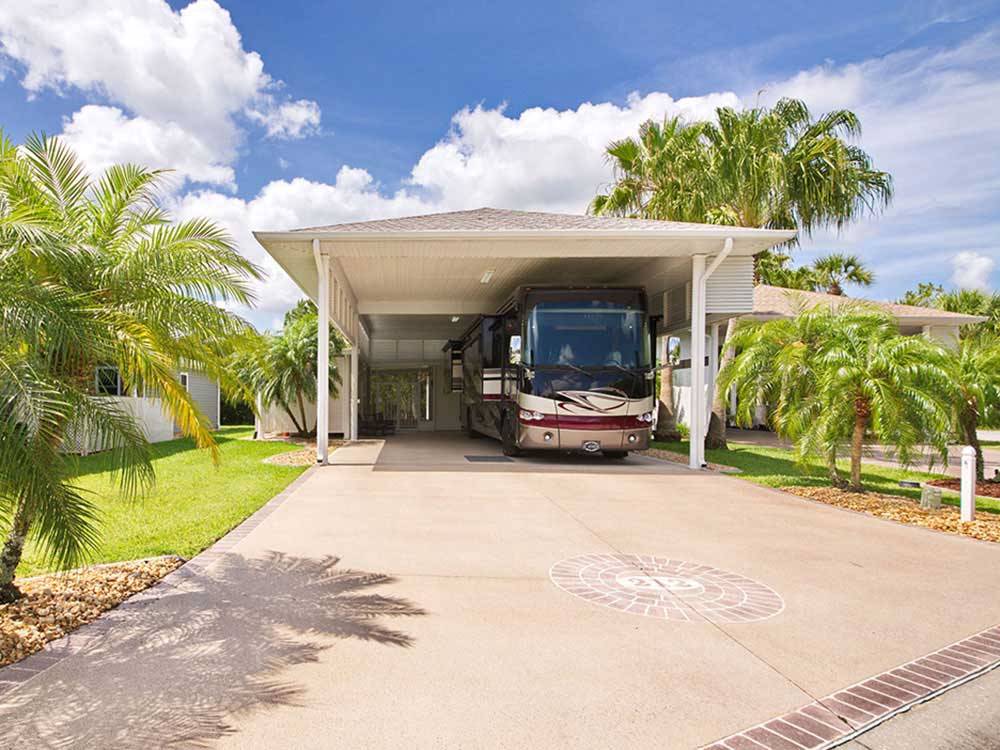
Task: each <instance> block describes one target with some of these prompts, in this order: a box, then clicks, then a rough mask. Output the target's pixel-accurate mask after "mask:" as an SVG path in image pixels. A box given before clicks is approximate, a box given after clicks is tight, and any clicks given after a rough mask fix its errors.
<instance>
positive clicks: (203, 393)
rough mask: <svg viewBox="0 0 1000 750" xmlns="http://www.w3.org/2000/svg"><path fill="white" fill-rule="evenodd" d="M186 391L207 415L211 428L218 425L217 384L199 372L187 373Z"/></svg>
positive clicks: (215, 427)
mask: <svg viewBox="0 0 1000 750" xmlns="http://www.w3.org/2000/svg"><path fill="white" fill-rule="evenodd" d="M188 393H190V394H191V397H192V398H193V399H194V401H195V403H197V404H198V408H199V409H201V411H202V413H203V414H204V415H205V416H206V417H208V421H209V422H210V423H211V425H212V429H218V427H219V384H218V383H216V382H215V381H214V380H212V379H211V378H209V377H208V376H206V375H204V374H203V373H200V372H189V373H188Z"/></svg>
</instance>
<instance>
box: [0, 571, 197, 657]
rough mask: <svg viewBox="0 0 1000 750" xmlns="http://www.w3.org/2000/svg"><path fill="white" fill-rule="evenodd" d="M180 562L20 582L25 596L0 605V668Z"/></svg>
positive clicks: (95, 614)
mask: <svg viewBox="0 0 1000 750" xmlns="http://www.w3.org/2000/svg"><path fill="white" fill-rule="evenodd" d="M183 562H184V560H183V559H182V558H180V557H176V556H169V557H156V558H153V559H150V560H131V561H129V562H122V563H111V564H109V565H94V566H91V567H88V568H81V569H79V570H72V571H67V572H65V573H53V574H50V575H44V576H37V577H35V578H25V579H23V580H19V581H18V582H17V584H18V587H19V588H20V589H21V591H22V592H23V593H24V596H22V597H21V598H20V599H18V600H17V601H16V602H13V603H11V604H4V605H0V667H2V666H5V665H7V664H13V663H14V662H16V661H19V660H21V659H23V658H24V657H26V656H29V655H31V654H33V653H35V652H36V651H40V650H41V649H42V647H43V646H44V645H45V644H46V643H48V642H49V641H52V640H55V639H56V638H61V637H62V636H64V635H66V634H67V633H70V632H72V631H73V630H76V629H77V628H78V627H80V626H81V625H84V624H85V623H88V622H90V621H91V620H95V619H97V617H99V616H100V614H101V613H102V612H105V611H107V610H109V609H112V608H113V607H116V606H118V605H119V604H121V603H122V602H123V601H125V600H126V599H128V598H129V597H130V596H132V595H133V594H137V593H139V592H140V591H142V590H143V589H146V588H149V587H150V586H152V585H153V584H154V583H156V582H157V581H159V580H160V579H161V578H163V577H164V576H165V575H167V574H168V573H170V572H171V571H173V570H175V569H176V568H178V567H179V566H180V565H181V564H182V563H183Z"/></svg>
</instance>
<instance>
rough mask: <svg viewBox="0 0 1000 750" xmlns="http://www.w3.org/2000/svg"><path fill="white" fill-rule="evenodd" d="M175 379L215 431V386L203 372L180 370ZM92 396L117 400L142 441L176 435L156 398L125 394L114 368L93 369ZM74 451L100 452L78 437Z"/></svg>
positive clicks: (217, 401)
mask: <svg viewBox="0 0 1000 750" xmlns="http://www.w3.org/2000/svg"><path fill="white" fill-rule="evenodd" d="M179 380H180V382H181V385H183V386H184V387H185V388H186V389H187V390H188V392H189V393H190V394H191V396H192V398H193V399H194V401H195V403H197V404H198V408H199V409H201V411H202V413H203V414H204V415H205V416H206V417H207V418H208V421H209V424H210V425H211V427H212V429H213V430H214V429H218V427H219V416H220V392H219V384H218V383H216V382H215V381H214V380H212V379H211V378H209V377H207V376H206V375H204V374H203V373H200V372H195V371H182V372H181V373H180V374H179ZM93 392H94V396H96V397H99V398H111V399H115V400H116V401H118V402H119V403H120V404H121V406H122V408H123V409H124V410H125V411H127V412H128V413H129V414H131V415H132V416H133V417H134V418H135V420H136V422H137V423H138V424H139V427H140V428H141V429H142V431H143V434H145V436H146V439H147V440H149V442H151V443H159V442H162V441H164V440H173V439H174V438H175V437H177V436H178V435H179V430H178V429H177V425H175V424H174V422H173V420H172V419H171V418H170V417H169V416H168V415H166V414H165V413H164V411H163V408H162V405H161V403H160V399H159V398H156V397H155V396H151V395H147V394H144V395H139V394H138V393H136V392H135V391H134V390H133V392H131V393H129V392H128V390H127V389H126V388H125V385H124V383H123V382H122V378H121V375H120V374H119V372H118V368H116V367H112V366H107V365H102V366H98V367H97V368H95V370H94V388H93ZM77 442H78V446H79V447H78V451H79V452H82V453H89V452H94V451H97V450H100V448H101V446H98V445H95V444H94V442H93V441H92V440H91V441H88V443H89V444H86V445H80V443H83V440H82V438H78V440H77Z"/></svg>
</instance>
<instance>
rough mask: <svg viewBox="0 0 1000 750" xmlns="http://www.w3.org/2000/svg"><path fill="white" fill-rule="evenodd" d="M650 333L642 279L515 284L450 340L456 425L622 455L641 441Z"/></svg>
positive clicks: (512, 451) (508, 447)
mask: <svg viewBox="0 0 1000 750" xmlns="http://www.w3.org/2000/svg"><path fill="white" fill-rule="evenodd" d="M653 335H654V332H653V331H652V330H651V324H650V320H649V315H648V306H647V301H646V293H645V291H644V290H643V289H642V288H639V287H589V286H588V287H566V286H563V287H556V286H525V287H520V288H518V289H517V291H516V292H515V293H514V295H513V296H512V297H511V298H510V300H509V301H508V302H507V303H506V304H505V305H504V306H503V307H501V308H500V309H499V310H498V311H497V312H496V314H494V315H484V316H481V317H480V318H479V319H478V320H477V321H476V322H475V324H473V325H472V326H471V327H470V328H469V329H468V330H467V331H466V333H465V335H464V336H463V337H462V339H461V340H459V341H455V342H452V346H451V353H452V357H453V358H454V361H455V365H456V368H455V369H457V365H458V361H457V360H458V359H459V357H460V358H461V369H462V391H463V394H462V401H463V410H462V412H463V413H462V414H461V418H462V423H463V427H464V428H465V429H466V430H467V431H468V432H469V433H470V434H476V433H478V434H483V435H487V436H489V437H492V438H494V439H497V440H499V441H500V442H501V443H502V445H503V452H504V454H506V455H517V454H518V453H520V451H522V450H524V449H532V450H534V449H541V450H561V451H582V452H585V453H603V454H604V455H605V456H607V457H609V458H623V457H624V456H626V455H628V452H629V451H630V450H642V449H645V448H646V447H648V445H649V439H650V432H651V429H652V423H653V387H654V382H655V368H654V364H653V361H652V359H651V351H652V346H651V343H652V337H653Z"/></svg>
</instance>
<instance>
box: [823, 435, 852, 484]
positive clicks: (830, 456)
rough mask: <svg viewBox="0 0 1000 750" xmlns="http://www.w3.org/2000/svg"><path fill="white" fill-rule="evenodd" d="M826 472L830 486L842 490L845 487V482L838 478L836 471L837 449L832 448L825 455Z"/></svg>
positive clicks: (838, 473)
mask: <svg viewBox="0 0 1000 750" xmlns="http://www.w3.org/2000/svg"><path fill="white" fill-rule="evenodd" d="M826 471H827V474H828V475H829V477H830V485H831V486H833V487H837V488H841V489H842V488H844V487H846V486H847V482H845V481H844V478H843V477H842V476H840V472H838V471H837V447H836V446H834V447H833V448H831V449H830V451H829V452H827V454H826Z"/></svg>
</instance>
